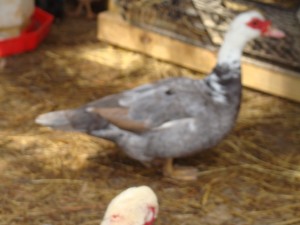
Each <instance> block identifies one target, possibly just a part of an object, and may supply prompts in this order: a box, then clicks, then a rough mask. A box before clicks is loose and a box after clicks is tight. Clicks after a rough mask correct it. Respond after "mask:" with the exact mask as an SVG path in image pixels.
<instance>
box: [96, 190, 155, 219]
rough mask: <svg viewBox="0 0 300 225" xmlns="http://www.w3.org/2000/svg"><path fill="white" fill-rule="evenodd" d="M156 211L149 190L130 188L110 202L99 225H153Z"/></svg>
mask: <svg viewBox="0 0 300 225" xmlns="http://www.w3.org/2000/svg"><path fill="white" fill-rule="evenodd" d="M158 210H159V206H158V201H157V197H156V195H155V193H154V192H153V191H152V189H151V188H149V187H148V186H140V187H131V188H128V189H126V190H125V191H123V192H121V193H120V194H119V195H117V196H116V197H115V198H114V199H113V200H112V201H111V202H110V204H109V205H108V207H107V209H106V212H105V215H104V218H103V220H102V222H101V224H100V225H153V223H154V221H155V219H156V217H157V214H158Z"/></svg>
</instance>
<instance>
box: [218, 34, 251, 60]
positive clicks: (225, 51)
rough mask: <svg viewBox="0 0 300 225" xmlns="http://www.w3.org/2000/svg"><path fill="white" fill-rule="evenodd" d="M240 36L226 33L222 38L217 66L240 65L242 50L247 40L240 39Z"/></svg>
mask: <svg viewBox="0 0 300 225" xmlns="http://www.w3.org/2000/svg"><path fill="white" fill-rule="evenodd" d="M241 37H243V36H242V35H238V34H236V33H235V32H230V30H229V32H227V34H226V35H225V38H224V42H223V45H222V46H221V48H220V51H219V54H218V64H219V65H222V64H228V65H233V64H238V65H240V61H241V56H242V52H243V49H244V47H245V45H246V43H247V40H245V39H243V38H241Z"/></svg>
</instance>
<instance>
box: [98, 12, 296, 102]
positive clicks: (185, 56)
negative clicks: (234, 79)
mask: <svg viewBox="0 0 300 225" xmlns="http://www.w3.org/2000/svg"><path fill="white" fill-rule="evenodd" d="M98 39H100V40H102V41H105V42H108V43H110V44H113V45H117V46H119V47H122V48H126V49H129V50H133V51H137V52H140V53H143V54H146V55H149V56H152V57H155V58H157V59H160V60H165V61H168V62H171V63H175V64H178V65H181V66H184V67H187V68H190V69H192V70H196V71H200V72H204V73H209V72H210V71H211V69H212V68H213V67H214V65H215V63H216V53H215V52H212V51H210V50H208V49H204V48H199V47H196V46H193V45H189V44H186V43H183V42H181V41H178V40H175V39H172V38H169V37H166V36H163V35H160V34H157V33H154V32H151V31H147V30H144V29H141V28H138V27H135V26H133V25H130V24H129V23H127V22H126V21H124V20H123V19H122V18H121V17H120V16H119V15H118V14H114V13H111V12H104V13H101V14H99V17H98ZM242 73H243V80H242V82H243V85H244V86H246V87H250V88H253V89H256V90H259V91H263V92H266V93H270V94H273V95H276V96H280V97H284V98H288V99H291V100H295V101H299V102H300V88H299V87H300V74H295V73H294V72H292V71H287V70H282V69H279V68H276V67H275V66H270V65H265V64H262V63H257V62H255V63H254V62H252V61H249V60H245V59H243V64H242Z"/></svg>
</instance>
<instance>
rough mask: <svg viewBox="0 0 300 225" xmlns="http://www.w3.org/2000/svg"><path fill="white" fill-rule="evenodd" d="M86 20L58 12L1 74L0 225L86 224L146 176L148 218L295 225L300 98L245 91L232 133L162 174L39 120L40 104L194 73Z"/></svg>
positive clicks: (215, 224)
mask: <svg viewBox="0 0 300 225" xmlns="http://www.w3.org/2000/svg"><path fill="white" fill-rule="evenodd" d="M95 27H96V22H93V21H85V20H80V19H67V20H66V21H64V22H63V23H62V24H60V25H55V26H54V27H53V30H52V32H51V34H50V35H49V37H48V38H47V40H46V41H45V42H44V43H43V44H42V46H41V47H40V48H38V49H37V50H36V51H34V52H31V53H26V54H22V55H19V56H14V57H11V58H9V59H8V65H7V68H5V69H4V70H2V71H0V104H1V108H0V127H1V129H0V136H1V137H0V171H1V173H0V224H1V225H8V224H11V225H13V224H16V225H17V224H18V225H19V224H22V225H25V224H26V225H27V224H28V225H29V224H30V225H38V224H39V225H40V224H43V225H50V224H51V225H54V224H55V225H74V224H80V225H94V224H99V221H100V219H101V218H102V216H103V213H104V210H105V207H106V206H107V204H108V202H109V201H110V200H111V198H112V197H113V196H115V195H116V194H117V193H119V192H120V191H121V190H123V189H125V188H127V187H129V186H135V185H149V186H151V187H152V188H153V189H154V190H155V192H156V193H157V195H158V197H159V201H160V214H159V218H158V221H157V223H156V224H158V225H163V224H164V225H166V224H174V225H183V224H186V225H199V224H204V225H219V224H224V225H225V224H228V225H231V224H235V225H245V224H246V225H247V224H255V225H262V224H265V225H267V224H272V225H291V224H300V216H299V211H300V166H299V165H300V154H299V150H300V148H299V147H300V146H299V144H300V117H299V115H300V105H299V104H297V103H293V102H289V101H286V100H283V99H279V98H276V97H272V96H269V95H266V94H262V93H258V92H255V91H252V90H249V89H246V88H245V89H244V92H243V93H244V96H243V102H242V109H241V112H240V115H239V118H238V121H237V124H236V126H235V128H234V130H233V131H232V132H231V134H230V135H229V136H228V137H227V138H226V139H225V140H224V141H223V142H222V143H221V144H219V145H218V146H217V147H215V148H214V149H211V150H208V151H206V152H203V153H200V154H198V155H196V156H194V157H190V158H184V159H178V160H177V161H176V163H177V164H180V165H193V166H196V167H197V168H199V170H200V175H199V179H198V180H197V181H194V182H178V181H176V180H171V179H168V178H163V177H162V176H161V173H160V171H159V168H155V167H153V168H145V167H144V166H143V165H141V164H140V163H139V162H137V161H134V160H132V159H130V158H128V157H127V156H125V155H124V154H122V152H121V151H120V149H118V148H117V147H115V146H114V145H113V144H112V143H110V142H108V141H104V140H100V139H97V138H94V137H89V136H87V135H84V134H77V133H65V132H61V131H53V130H50V129H48V128H44V127H39V126H37V125H35V124H34V118H35V117H36V116H37V115H38V114H40V113H43V112H47V111H50V110H56V109H64V108H70V107H77V106H80V105H81V104H84V103H85V102H88V101H91V100H94V99H97V98H100V97H102V96H105V95H108V94H112V93H116V92H118V91H122V90H124V89H127V88H131V87H134V86H136V85H139V84H143V83H146V82H150V81H155V80H158V79H161V78H165V77H169V76H174V75H177V74H184V75H185V76H189V77H203V75H201V74H198V73H195V72H192V71H189V70H186V69H184V68H180V67H177V66H174V65H170V64H167V63H164V62H160V61H157V60H154V59H151V58H148V57H144V56H142V55H139V54H137V53H132V52H128V51H125V50H121V49H118V48H115V47H112V46H109V45H107V44H104V43H100V42H99V41H97V40H96V38H95V37H96V29H95Z"/></svg>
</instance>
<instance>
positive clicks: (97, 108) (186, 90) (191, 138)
mask: <svg viewBox="0 0 300 225" xmlns="http://www.w3.org/2000/svg"><path fill="white" fill-rule="evenodd" d="M259 36H265V37H274V38H283V37H284V36H285V34H284V33H283V32H282V31H280V30H278V29H275V28H273V27H272V26H271V22H269V21H268V20H266V19H265V18H264V17H263V16H262V15H261V13H259V12H257V11H248V12H244V13H241V14H239V15H238V16H237V17H236V18H235V19H234V20H233V21H232V23H231V25H230V27H229V29H228V31H227V33H226V35H225V38H224V43H223V45H222V46H221V49H220V51H219V54H218V58H217V65H216V66H215V67H214V68H213V70H212V72H211V73H210V74H209V75H208V76H207V77H206V78H204V79H190V78H184V77H173V78H168V79H164V80H161V81H158V82H156V83H151V84H145V85H142V86H139V87H137V88H134V89H131V90H127V91H124V92H122V93H118V94H114V95H110V96H107V97H104V98H101V99H99V100H96V101H93V102H90V103H87V104H86V105H83V106H81V107H79V108H76V109H67V110H60V111H54V112H49V113H45V114H42V115H40V116H38V117H37V118H36V123H38V124H41V125H44V126H48V127H52V128H55V129H62V130H73V131H80V132H85V133H87V134H90V135H94V136H97V137H100V138H104V139H107V140H111V141H113V142H115V143H116V144H117V145H119V146H120V147H121V148H122V149H123V150H124V151H125V153H126V154H127V155H128V156H130V157H132V158H134V159H136V160H139V161H140V162H151V161H152V160H154V159H164V162H165V163H164V167H163V173H164V175H166V176H168V177H172V178H179V179H184V180H192V179H196V178H197V174H198V172H197V170H196V169H195V168H174V167H173V161H172V160H173V159H174V158H178V157H184V156H188V155H192V154H195V153H198V152H200V151H203V150H205V149H209V148H212V147H214V146H215V145H217V144H218V143H219V142H220V141H221V140H222V139H223V138H224V137H225V136H226V135H227V134H228V133H229V132H230V130H231V129H232V127H233V126H234V124H235V121H236V118H237V115H238V112H239V108H240V102H241V94H242V84H241V70H240V66H241V55H242V52H243V48H244V46H245V45H246V43H247V42H248V41H250V40H252V39H254V38H257V37H259ZM179 54H180V53H179ZM195 60H199V67H200V66H201V59H195Z"/></svg>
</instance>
